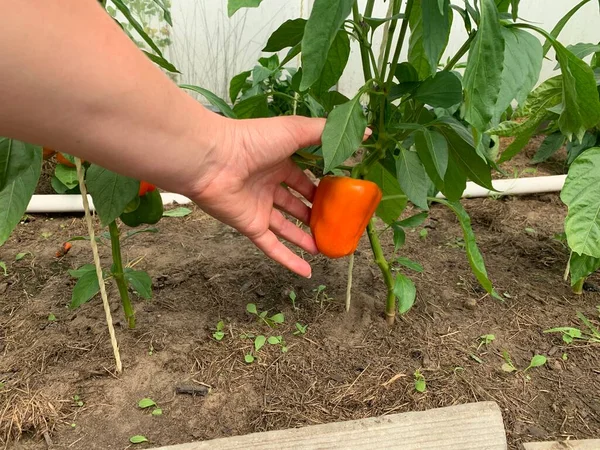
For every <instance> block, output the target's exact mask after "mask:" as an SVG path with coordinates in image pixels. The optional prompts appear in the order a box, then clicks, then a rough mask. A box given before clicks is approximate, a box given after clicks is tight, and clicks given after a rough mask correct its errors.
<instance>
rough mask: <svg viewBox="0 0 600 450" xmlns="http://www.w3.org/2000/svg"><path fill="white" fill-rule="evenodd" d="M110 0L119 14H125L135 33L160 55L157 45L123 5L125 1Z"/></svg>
mask: <svg viewBox="0 0 600 450" xmlns="http://www.w3.org/2000/svg"><path fill="white" fill-rule="evenodd" d="M111 1H112V3H113V4H114V5H115V6H116V7H117V9H118V10H119V11H121V14H123V15H124V16H125V18H126V19H127V21H128V22H129V23H130V24H131V26H132V27H133V28H134V30H135V31H137V33H138V34H139V35H140V37H141V38H142V39H143V40H144V42H146V44H148V46H149V47H150V48H151V49H152V50H154V51H155V52H156V53H157V54H158V56H160V57H162V56H163V54H162V52H161V51H160V49H159V48H158V46H157V45H156V44H155V43H154V41H153V40H152V39H151V38H150V36H148V34H147V33H146V32H145V31H144V27H143V26H142V25H141V24H140V23H139V22H138V21H137V19H136V18H135V17H133V15H132V14H131V11H130V10H129V8H128V7H127V5H125V3H123V1H122V0H111Z"/></svg>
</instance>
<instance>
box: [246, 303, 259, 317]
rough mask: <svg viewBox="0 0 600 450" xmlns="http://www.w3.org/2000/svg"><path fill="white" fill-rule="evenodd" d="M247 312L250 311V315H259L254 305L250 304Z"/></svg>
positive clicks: (247, 306)
mask: <svg viewBox="0 0 600 450" xmlns="http://www.w3.org/2000/svg"><path fill="white" fill-rule="evenodd" d="M246 311H248V312H249V313H250V314H258V311H257V310H256V305H255V304H254V303H248V304H247V305H246Z"/></svg>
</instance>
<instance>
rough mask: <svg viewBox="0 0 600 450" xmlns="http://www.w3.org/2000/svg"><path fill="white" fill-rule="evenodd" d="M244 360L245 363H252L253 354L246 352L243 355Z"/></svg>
mask: <svg viewBox="0 0 600 450" xmlns="http://www.w3.org/2000/svg"><path fill="white" fill-rule="evenodd" d="M244 361H246V364H252V363H253V362H254V356H252V354H251V353H247V354H245V355H244Z"/></svg>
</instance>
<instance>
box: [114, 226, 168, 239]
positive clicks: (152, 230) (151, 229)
mask: <svg viewBox="0 0 600 450" xmlns="http://www.w3.org/2000/svg"><path fill="white" fill-rule="evenodd" d="M140 233H158V228H156V227H149V228H143V229H140V230H131V231H128V232H127V233H125V237H124V238H123V240H125V239H128V238H130V237H132V236H135V235H136V234H140ZM109 238H110V235H109Z"/></svg>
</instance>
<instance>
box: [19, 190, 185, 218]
mask: <svg viewBox="0 0 600 450" xmlns="http://www.w3.org/2000/svg"><path fill="white" fill-rule="evenodd" d="M160 196H161V197H162V201H163V205H170V204H172V203H177V204H178V205H186V204H189V203H192V201H191V200H190V199H189V198H187V197H184V196H183V195H179V194H170V193H161V194H160ZM88 202H89V203H90V209H91V210H92V211H93V210H94V202H93V200H92V197H91V196H90V195H88ZM26 212H28V213H30V214H34V213H40V214H48V213H75V212H83V200H82V199H81V195H74V194H70V195H34V196H33V197H31V200H30V202H29V205H28V206H27V211H26Z"/></svg>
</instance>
